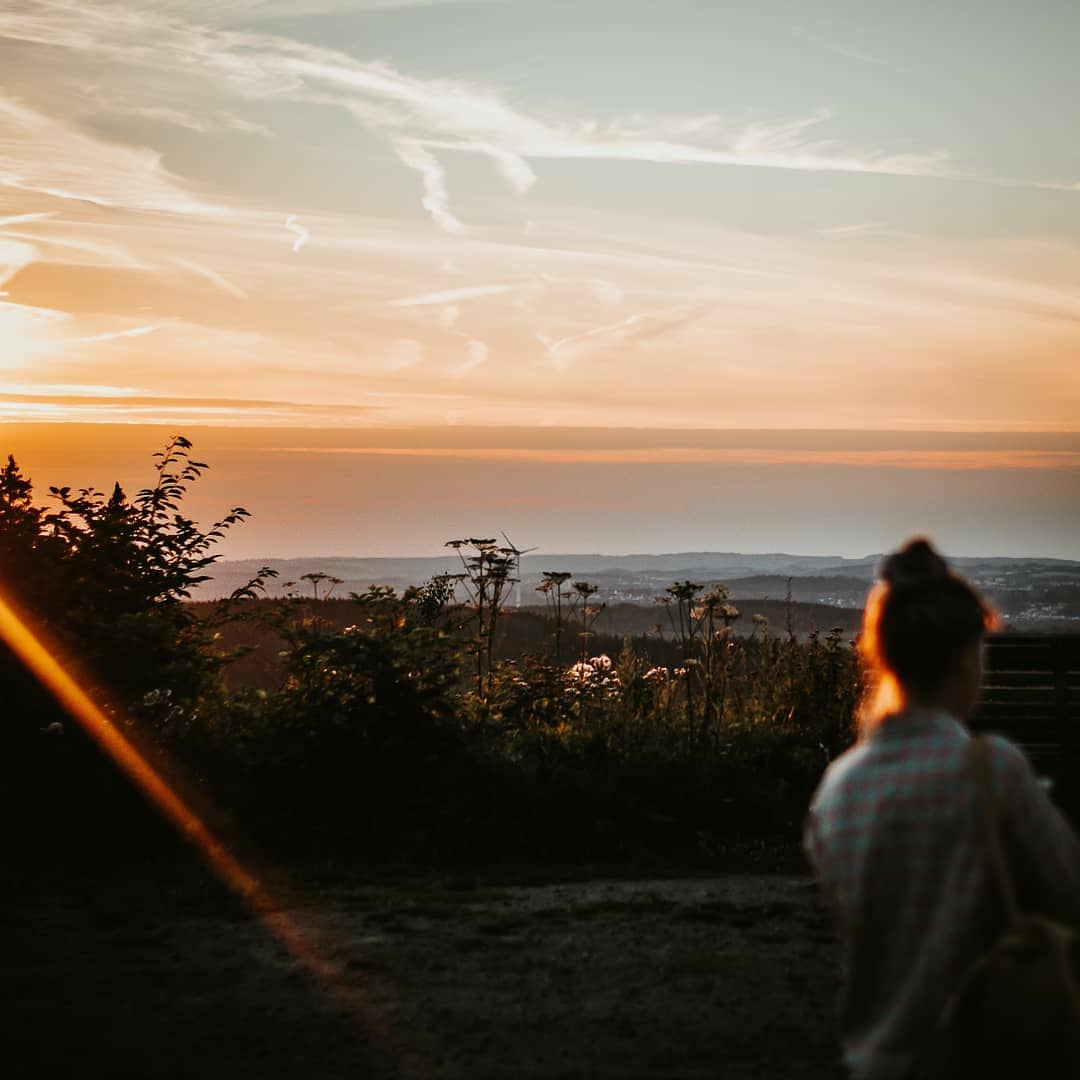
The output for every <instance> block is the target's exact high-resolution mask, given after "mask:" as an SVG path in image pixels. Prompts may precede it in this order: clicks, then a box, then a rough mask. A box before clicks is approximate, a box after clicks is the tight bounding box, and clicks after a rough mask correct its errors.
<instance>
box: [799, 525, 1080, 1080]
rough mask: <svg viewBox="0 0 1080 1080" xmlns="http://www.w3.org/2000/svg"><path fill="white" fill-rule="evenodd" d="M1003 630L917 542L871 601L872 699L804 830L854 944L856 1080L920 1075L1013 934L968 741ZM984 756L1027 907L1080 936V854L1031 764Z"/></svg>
mask: <svg viewBox="0 0 1080 1080" xmlns="http://www.w3.org/2000/svg"><path fill="white" fill-rule="evenodd" d="M994 621H995V616H994V614H993V612H992V611H991V610H990V608H989V607H988V606H987V605H986V604H985V602H984V601H983V600H982V598H981V597H980V596H979V595H978V593H976V591H975V590H974V589H973V588H972V586H971V585H970V584H969V583H968V582H967V581H965V580H964V579H963V578H961V577H960V576H959V575H957V574H955V573H953V571H951V570H950V569H949V567H948V565H947V564H946V563H945V561H944V560H943V559H942V558H941V556H940V555H939V554H938V553H937V552H936V551H935V550H934V549H933V547H931V545H930V544H929V543H928V542H927V541H926V540H922V539H917V540H912V541H910V542H909V543H908V544H907V545H905V546H904V547H903V548H902V549H901V550H900V551H898V552H896V553H895V554H893V555H891V556H889V557H888V558H887V559H886V560H885V562H884V564H883V566H882V568H881V580H880V581H879V582H878V584H876V585H875V586H874V588H873V590H872V591H871V593H870V596H869V598H868V601H867V606H866V615H865V619H864V624H863V633H862V636H861V639H860V643H859V648H860V652H861V653H862V657H863V660H864V662H865V665H866V668H867V674H868V675H869V677H870V682H871V685H872V686H873V687H874V692H873V694H872V695H871V696H870V697H868V704H867V706H866V707H865V708H864V710H863V715H862V716H861V718H860V727H861V731H860V739H859V741H858V743H857V744H856V746H854V747H853V748H852V749H850V750H849V751H847V753H845V754H844V755H843V756H842V757H840V758H838V759H837V760H836V761H835V762H834V763H833V764H832V765H831V766H830V767H829V769H828V770H827V772H826V774H825V777H824V778H823V780H822V782H821V785H820V787H819V788H818V790H817V793H816V794H815V796H814V799H813V802H812V804H811V807H810V811H809V814H808V817H807V827H806V847H807V852H808V854H809V857H810V860H811V862H812V864H813V866H814V869H815V871H816V873H817V877H818V880H819V882H820V885H821V887H822V890H823V892H824V894H825V896H826V898H827V900H828V902H829V903H830V905H831V906H832V908H833V911H834V914H835V916H836V919H837V925H838V929H839V932H840V937H841V941H842V944H843V952H844V985H843V989H842V991H841V995H840V1024H841V1039H842V1044H843V1054H844V1060H845V1063H846V1064H847V1066H848V1068H849V1069H850V1071H851V1074H852V1076H853V1077H855V1078H857V1080H891V1078H894V1077H905V1076H908V1075H910V1074H911V1071H912V1069H913V1068H914V1067H915V1065H916V1063H917V1062H918V1061H919V1060H920V1059H921V1057H922V1055H923V1054H924V1053H925V1051H926V1050H927V1048H928V1046H929V1045H930V1044H931V1041H932V1039H933V1035H934V1032H935V1028H936V1025H937V1022H938V1018H939V1017H940V1015H941V1012H942V1009H943V1008H944V1006H945V1004H946V1002H947V1000H948V998H949V995H950V994H951V993H952V991H953V990H954V989H955V988H956V987H957V985H958V983H959V980H960V979H961V977H962V976H963V974H964V972H965V971H966V970H967V968H968V966H969V965H970V964H971V963H972V961H973V960H974V959H975V958H976V957H977V956H978V955H979V954H980V953H981V952H982V950H983V949H985V948H986V947H987V946H988V945H989V944H990V943H991V941H992V940H993V939H994V938H995V936H996V935H997V934H998V933H1000V931H1001V930H1002V928H1003V927H1002V910H1001V906H1000V902H999V900H998V896H997V892H996V887H995V885H994V882H993V881H992V879H991V877H990V874H989V870H988V866H987V863H986V858H985V852H984V850H983V843H982V835H981V832H980V820H979V817H978V813H977V808H976V793H975V786H974V782H973V779H972V776H971V771H970V764H969V757H968V750H967V744H968V741H969V738H970V736H969V734H968V732H967V730H966V729H965V727H964V721H965V720H966V719H967V718H968V717H969V716H970V714H971V712H972V710H973V708H974V706H975V702H976V698H977V696H978V691H979V684H980V681H981V677H982V660H981V651H982V639H983V635H984V633H985V632H986V630H987V629H989V628H991V626H992V625H993V624H994ZM987 742H988V750H989V757H990V765H991V775H992V779H993V790H994V797H995V800H996V802H997V805H998V812H999V815H1000V822H1001V830H1002V837H1003V841H1004V844H1005V847H1006V852H1007V855H1008V859H1009V862H1010V865H1011V867H1012V870H1013V874H1014V876H1015V878H1016V880H1017V886H1018V889H1019V890H1020V895H1021V902H1022V903H1023V904H1025V905H1028V906H1030V907H1032V908H1034V909H1037V910H1040V911H1042V912H1044V913H1045V914H1048V915H1052V916H1055V917H1057V918H1060V919H1064V920H1067V921H1070V922H1076V923H1080V844H1078V842H1077V840H1076V838H1075V836H1074V835H1073V833H1072V831H1071V830H1070V828H1069V826H1068V825H1067V824H1066V822H1065V821H1064V819H1063V818H1062V817H1061V815H1060V814H1059V813H1058V811H1057V810H1056V809H1055V808H1054V806H1053V804H1052V803H1051V802H1050V800H1049V798H1048V797H1047V795H1046V793H1045V792H1044V791H1043V789H1042V787H1041V786H1040V784H1039V782H1038V780H1037V778H1036V777H1035V776H1034V774H1033V773H1032V771H1031V767H1030V766H1029V764H1028V762H1027V759H1026V758H1025V757H1024V755H1023V753H1022V752H1021V751H1020V750H1019V749H1018V748H1017V747H1015V746H1014V745H1013V744H1012V743H1010V742H1008V741H1007V740H1005V739H1003V738H1000V737H997V736H993V737H990V738H989V739H988V740H987Z"/></svg>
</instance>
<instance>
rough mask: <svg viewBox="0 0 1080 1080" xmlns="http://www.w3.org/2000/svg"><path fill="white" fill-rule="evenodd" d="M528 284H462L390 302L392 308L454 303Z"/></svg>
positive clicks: (525, 286)
mask: <svg viewBox="0 0 1080 1080" xmlns="http://www.w3.org/2000/svg"><path fill="white" fill-rule="evenodd" d="M527 287H528V286H527V285H525V284H522V283H520V282H519V283H516V284H501V285H464V286H462V287H461V288H459V289H443V290H441V291H440V292H430V293H421V294H420V295H419V296H405V297H402V298H401V299H400V300H393V301H391V303H390V307H392V308H412V307H427V306H429V305H432V304H455V303H458V302H460V301H462V300H476V299H479V298H480V297H482V296H501V295H503V294H505V293H512V292H519V291H520V290H521V289H523V288H527Z"/></svg>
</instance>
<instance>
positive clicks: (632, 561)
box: [196, 541, 1080, 634]
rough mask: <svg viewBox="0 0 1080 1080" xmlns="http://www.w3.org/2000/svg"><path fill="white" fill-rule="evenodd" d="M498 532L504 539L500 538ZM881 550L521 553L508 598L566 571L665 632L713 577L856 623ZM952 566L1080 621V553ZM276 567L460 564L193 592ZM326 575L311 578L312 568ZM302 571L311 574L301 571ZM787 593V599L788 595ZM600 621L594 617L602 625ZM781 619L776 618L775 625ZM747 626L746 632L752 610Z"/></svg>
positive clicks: (518, 598)
mask: <svg viewBox="0 0 1080 1080" xmlns="http://www.w3.org/2000/svg"><path fill="white" fill-rule="evenodd" d="M500 542H501V541H500ZM880 559H881V556H880V555H868V556H865V557H863V558H858V559H850V558H842V557H838V556H837V557H830V556H807V555H790V554H783V553H770V554H742V553H735V552H684V553H675V554H662V555H595V554H594V555H588V554H561V555H560V554H553V555H544V554H540V553H531V554H522V555H521V557H520V572H519V573H518V574H517V575H515V576H516V577H518V579H519V580H518V581H517V582H516V583H515V584H514V585H513V587H512V589H511V591H510V595H509V599H508V602H507V607H508V608H524V609H530V608H531V609H542V608H543V604H544V598H543V596H542V595H541V594H539V593H538V592H537V586H538V585H539V584H540V583H541V581H542V580H543V573H544V571H567V572H569V573H571V574H573V576H574V578H576V579H578V580H587V581H589V582H590V583H591V584H593V585H596V586H598V587H599V592H598V593H597V594H596V599H597V601H599V602H601V603H604V604H605V605H607V612H606V613H605V618H604V622H605V623H607V624H608V625H607V627H606V629H608V630H609V631H610V632H617V633H646V632H649V631H650V630H654V631H655V632H656V633H659V634H662V633H663V632H664V627H663V621H662V620H661V619H659V617H658V612H657V607H656V600H657V597H659V596H660V595H661V594H662V593H663V592H664V590H665V589H666V588H667V587H668V586H670V585H671V584H673V583H674V582H676V581H685V580H691V581H696V582H699V583H700V584H703V585H712V584H716V583H720V584H723V585H726V586H727V587H728V589H729V590H730V592H731V599H732V601H733V602H734V603H735V604H736V605H737V606H738V605H740V604H741V605H742V610H743V611H744V613H745V614H746V615H752V614H754V613H760V612H765V613H767V614H769V616H770V618H772V620H773V621H774V622H776V619H777V618H778V617H779V618H781V619H783V618H788V617H790V618H792V619H793V620H794V621H795V622H796V623H797V624H798V629H799V632H800V634H804V633H806V632H808V629H809V628H818V629H822V630H828V629H829V628H830V627H831V626H832V625H834V624H835V625H837V626H840V627H843V628H844V629H851V628H854V627H855V626H856V625H857V622H858V615H859V612H860V611H861V608H862V605H863V602H864V600H865V597H866V592H867V590H868V588H869V587H870V585H871V584H872V583H873V580H874V573H875V568H876V567H877V565H878V563H879V561H880ZM952 561H953V563H954V565H955V566H956V568H957V569H958V570H960V571H961V572H962V573H964V574H965V575H967V576H968V577H969V578H970V579H971V580H972V581H974V582H975V583H976V584H977V585H978V586H979V587H980V588H981V589H982V590H983V591H984V592H985V593H986V594H987V596H989V598H990V599H991V600H992V602H993V603H994V605H995V606H996V607H997V609H998V611H999V612H1000V613H1001V615H1002V617H1003V619H1004V622H1005V625H1006V627H1010V628H1012V629H1015V630H1018V631H1024V630H1026V631H1029V632H1031V631H1042V632H1053V631H1066V630H1073V631H1075V630H1076V629H1077V628H1078V625H1080V562H1074V561H1070V560H1065V559H1043V558H978V557H968V558H964V557H958V558H954V559H953V560H952ZM264 565H266V566H270V567H272V568H273V569H274V570H275V571H276V572H277V575H278V576H277V577H276V578H275V579H273V580H272V581H271V583H270V588H269V590H268V591H269V595H271V596H284V595H287V594H289V593H293V594H295V595H308V596H318V597H322V596H326V595H328V594H329V595H333V596H335V597H347V596H348V595H349V594H350V593H352V592H363V591H365V590H366V589H367V588H368V587H369V586H370V585H373V584H378V585H391V586H394V587H395V588H398V589H403V588H406V587H408V586H410V585H419V584H422V583H423V582H425V581H427V580H429V579H430V578H432V577H434V576H436V575H439V574H447V573H450V574H452V573H455V572H456V571H459V570H460V569H461V563H460V560H459V559H458V557H457V556H456V555H455V554H454V552H452V551H448V552H447V554H446V555H443V556H438V557H433V558H355V557H348V556H343V557H311V558H303V559H267V560H259V559H243V560H227V561H226V560H223V561H222V562H220V563H218V564H217V565H216V566H215V567H214V568H213V570H212V574H213V578H212V580H211V581H209V582H207V583H206V584H205V585H204V586H203V587H202V589H200V591H199V593H198V594H197V597H196V598H197V599H212V598H215V597H219V596H224V595H227V594H228V593H230V592H231V591H232V590H233V589H235V588H237V587H239V586H240V585H242V584H244V583H245V582H246V581H247V580H248V579H249V578H250V577H251V576H252V574H253V573H255V571H256V570H258V569H259V568H260V567H261V566H264ZM313 574H314V575H320V576H321V575H325V578H321V580H319V581H318V582H317V583H316V584H315V585H314V586H312V584H311V582H310V575H313ZM305 576H308V580H305ZM789 601H790V604H789ZM600 628H601V627H598V629H600ZM781 628H782V627H781ZM745 632H747V633H749V632H750V626H749V620H747V626H746V630H745Z"/></svg>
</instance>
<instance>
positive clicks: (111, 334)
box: [68, 323, 159, 345]
mask: <svg viewBox="0 0 1080 1080" xmlns="http://www.w3.org/2000/svg"><path fill="white" fill-rule="evenodd" d="M158 329H159V327H158V325H157V324H156V323H155V324H154V325H152V326H133V327H131V328H130V329H128V330H107V331H106V332H105V333H102V334H91V335H89V336H88V337H74V338H69V339H68V340H69V342H70V343H71V344H78V345H89V344H91V343H94V342H98V341H116V340H118V339H119V338H135V337H143V336H145V335H146V334H152V333H153V332H154V331H155V330H158Z"/></svg>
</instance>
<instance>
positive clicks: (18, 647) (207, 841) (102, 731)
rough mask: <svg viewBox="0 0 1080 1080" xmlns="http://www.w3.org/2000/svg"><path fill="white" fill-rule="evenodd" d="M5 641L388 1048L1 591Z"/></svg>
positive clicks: (302, 938) (0, 636)
mask: <svg viewBox="0 0 1080 1080" xmlns="http://www.w3.org/2000/svg"><path fill="white" fill-rule="evenodd" d="M0 641H4V642H6V644H7V645H8V647H9V648H10V649H11V651H12V652H13V653H14V654H15V655H16V656H17V657H18V658H19V659H20V660H21V661H22V662H23V664H24V665H25V666H26V667H27V668H28V669H29V670H30V671H31V672H32V673H33V674H34V676H35V677H36V678H37V679H38V680H39V681H40V682H41V683H42V685H44V686H45V688H46V689H47V690H48V691H49V692H50V693H51V694H52V695H53V696H54V697H55V698H56V700H57V701H58V702H59V703H60V704H61V705H62V706H63V707H64V709H66V710H67V712H68V713H69V714H70V715H71V716H72V717H73V718H74V719H75V720H76V721H77V722H78V723H79V724H80V725H81V726H82V728H83V729H84V730H85V731H86V732H87V733H88V734H89V735H90V737H91V738H92V739H94V741H95V742H97V743H98V744H99V745H100V746H101V747H102V748H103V749H104V750H105V752H106V753H107V754H108V755H109V756H110V757H111V758H112V760H113V761H114V762H115V763H116V764H117V765H118V766H119V768H120V769H121V770H122V771H123V772H124V773H125V774H126V775H127V776H128V777H130V778H131V780H132V781H134V783H135V784H136V785H137V786H138V787H139V789H140V790H141V791H142V792H143V794H144V795H145V796H146V797H147V798H148V799H149V800H150V802H151V803H153V805H154V806H155V807H157V809H158V810H159V811H160V812H161V813H162V814H163V815H164V816H165V817H166V818H167V819H168V820H169V821H170V822H171V823H172V824H173V825H174V826H175V827H176V829H177V830H178V831H179V832H180V833H181V834H182V835H183V836H184V837H185V838H186V839H187V840H189V841H190V842H191V843H192V844H193V845H194V846H195V847H196V849H197V850H198V851H199V853H200V855H201V856H202V858H203V859H204V860H205V861H206V863H207V865H208V866H209V867H210V869H211V870H212V871H213V872H214V873H215V874H217V876H218V877H219V878H220V879H221V881H222V882H223V883H224V884H225V885H226V886H227V887H228V888H229V889H230V890H232V892H234V893H235V894H236V895H237V896H239V897H240V898H241V899H242V900H243V901H244V902H245V903H246V904H247V905H248V907H249V908H250V909H251V910H252V912H253V913H254V914H255V915H256V916H257V917H258V918H259V919H260V921H261V922H262V924H263V925H264V926H265V927H266V929H267V930H268V931H269V932H270V933H271V934H272V935H273V936H274V937H275V938H276V939H277V940H278V942H279V943H280V944H281V945H282V946H283V947H284V948H285V949H287V950H288V952H289V953H290V954H291V955H292V956H293V957H294V958H295V959H296V960H297V961H298V962H299V963H301V964H302V965H303V966H304V967H306V968H307V969H308V971H309V972H310V973H311V974H312V975H314V976H316V977H317V979H318V980H319V982H320V983H321V984H322V986H323V989H324V990H326V991H327V992H329V993H330V994H331V995H332V996H333V997H334V998H336V999H337V1000H338V1002H339V1004H342V1005H343V1006H345V1007H346V1008H347V1009H348V1010H349V1011H350V1012H352V1013H353V1014H354V1015H356V1016H357V1018H358V1019H360V1020H361V1022H362V1023H363V1024H364V1027H365V1028H366V1029H367V1031H368V1033H369V1034H370V1035H371V1036H372V1037H373V1039H375V1040H376V1041H377V1042H379V1043H380V1044H382V1045H383V1046H384V1048H385V1047H386V1044H388V1042H389V1039H388V1036H387V1032H386V1029H385V1027H384V1025H383V1024H382V1023H381V1021H379V1020H378V1019H377V1018H376V1017H375V1016H374V1015H373V1013H372V1012H371V1010H370V1008H369V1007H368V1006H367V1005H366V1004H365V1003H364V1002H363V1001H361V1000H360V999H359V998H358V995H357V992H356V990H355V989H354V988H352V987H349V986H346V985H344V984H343V983H342V982H341V981H340V979H339V978H338V973H337V970H336V968H335V967H334V965H332V964H331V963H330V962H329V961H328V960H326V958H325V957H323V956H322V954H321V953H320V952H319V950H318V949H317V948H316V947H315V946H314V945H313V944H312V942H311V941H310V940H308V937H307V935H306V934H305V933H304V931H303V930H302V929H301V928H300V927H299V926H297V924H296V923H295V922H293V920H292V919H290V918H289V916H288V915H287V914H285V912H284V911H282V910H281V904H280V903H279V902H278V901H276V900H275V899H274V897H273V895H272V894H271V893H270V891H269V890H268V889H267V888H266V887H265V886H263V885H262V884H261V883H260V882H259V881H258V880H257V879H256V878H255V877H254V875H252V874H251V873H250V872H249V871H248V870H246V869H245V868H244V867H243V866H242V865H241V864H240V862H239V861H238V860H237V859H236V858H235V857H234V856H233V855H231V854H230V853H229V851H228V850H227V849H226V847H225V846H224V844H222V843H221V841H220V840H218V839H217V837H215V836H214V834H213V832H211V830H210V829H209V828H208V827H207V825H206V824H205V823H204V822H203V821H202V820H201V819H200V818H199V817H198V816H197V815H196V814H195V813H194V812H193V811H192V810H191V809H190V808H189V807H188V806H187V805H186V804H185V803H184V801H183V799H181V798H180V796H179V795H177V794H176V792H174V791H173V790H172V788H170V787H169V785H168V784H167V783H166V782H165V781H164V780H163V779H162V778H161V777H160V776H159V775H158V773H157V772H156V771H155V770H154V769H153V767H152V766H151V765H150V764H149V763H148V762H147V761H146V759H145V758H144V757H143V756H142V754H140V753H139V751H138V749H137V748H136V747H135V746H133V745H132V743H131V742H130V741H129V740H128V739H127V738H125V737H124V735H123V733H122V732H121V731H119V730H118V728H117V727H116V725H115V724H114V723H113V722H112V721H111V720H110V719H109V717H108V716H106V715H105V713H104V712H103V711H102V709H101V708H100V707H99V706H98V705H96V704H95V703H94V702H93V701H92V700H91V698H90V697H89V695H88V694H87V693H86V692H85V691H84V690H83V689H82V687H81V686H79V684H78V683H77V682H76V681H75V679H74V678H73V677H72V676H71V675H70V674H69V673H68V671H67V670H66V669H65V668H64V666H63V665H62V664H61V663H60V661H59V660H58V659H57V658H56V656H55V655H54V653H53V652H52V651H50V649H49V648H47V647H46V645H45V644H44V643H43V642H42V641H41V639H40V638H39V637H38V636H37V635H35V634H34V632H33V631H32V630H31V629H30V628H29V627H28V626H27V624H26V622H25V620H24V619H23V618H22V617H20V616H19V615H18V614H17V613H16V611H15V609H14V608H13V607H12V606H11V605H10V604H9V603H7V602H6V601H5V599H4V597H3V595H0Z"/></svg>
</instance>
